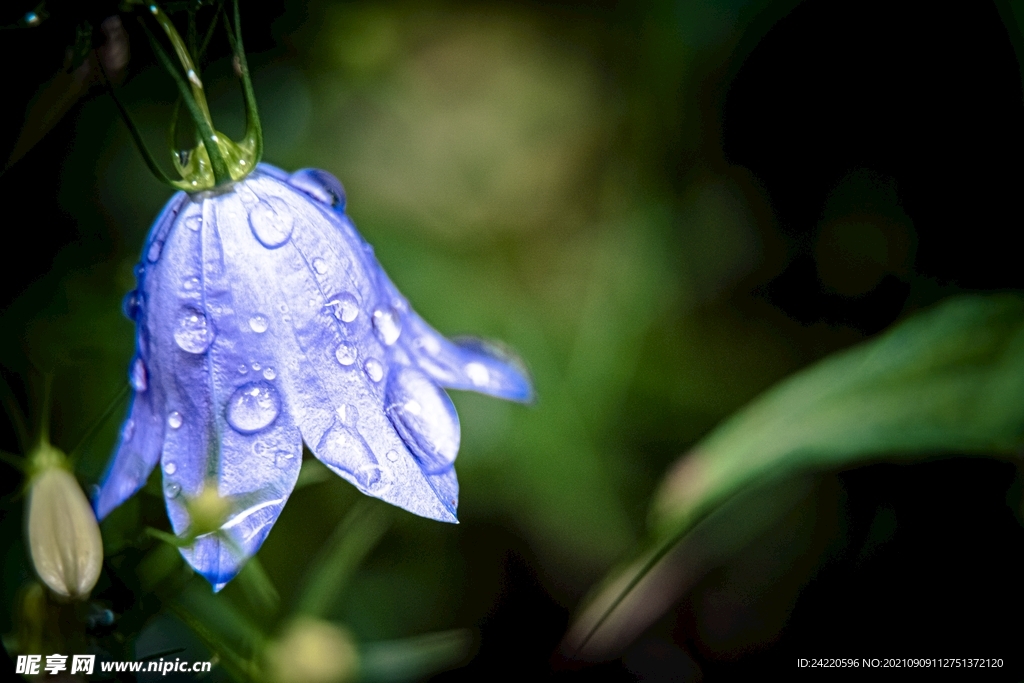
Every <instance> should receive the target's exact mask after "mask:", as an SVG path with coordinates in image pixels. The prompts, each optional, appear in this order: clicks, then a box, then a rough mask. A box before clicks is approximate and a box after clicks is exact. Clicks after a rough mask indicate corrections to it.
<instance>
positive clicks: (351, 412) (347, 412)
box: [334, 403, 359, 427]
mask: <svg viewBox="0 0 1024 683" xmlns="http://www.w3.org/2000/svg"><path fill="white" fill-rule="evenodd" d="M334 412H336V413H337V414H338V419H339V420H341V424H343V425H346V426H349V427H351V426H353V425H355V423H356V420H358V419H359V412H358V411H357V410H356V407H355V406H352V405H349V404H347V403H343V404H341V405H340V406H338V409H337V410H335V411H334Z"/></svg>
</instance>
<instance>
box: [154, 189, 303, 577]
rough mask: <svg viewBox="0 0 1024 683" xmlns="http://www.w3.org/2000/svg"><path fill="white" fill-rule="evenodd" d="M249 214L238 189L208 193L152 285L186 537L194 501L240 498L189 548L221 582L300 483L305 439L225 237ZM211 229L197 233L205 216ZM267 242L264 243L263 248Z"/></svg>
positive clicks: (175, 495)
mask: <svg viewBox="0 0 1024 683" xmlns="http://www.w3.org/2000/svg"><path fill="white" fill-rule="evenodd" d="M246 215H247V214H246V212H245V210H244V207H242V206H241V203H240V202H239V201H238V200H237V197H235V195H234V194H227V195H221V196H218V197H213V198H208V199H206V201H204V202H203V203H202V204H201V205H194V206H191V207H189V208H188V210H187V211H186V212H184V213H183V215H182V218H181V220H179V222H178V223H177V224H176V226H175V228H174V230H173V231H172V233H171V235H170V236H169V237H168V239H167V241H166V243H165V245H164V249H163V251H164V256H163V261H162V264H161V268H159V269H154V270H153V272H152V274H151V277H150V279H149V280H148V281H147V283H146V284H147V286H146V295H147V297H148V299H149V300H150V301H151V302H152V304H151V305H152V309H153V310H159V311H161V312H165V313H164V315H163V316H162V317H161V319H160V327H159V330H154V334H153V335H152V336H153V342H152V343H153V344H154V347H155V348H154V349H153V356H154V357H155V358H159V359H161V361H163V362H161V363H157V364H155V367H154V369H153V371H152V372H151V374H154V373H156V372H160V373H162V374H163V377H164V379H165V383H166V384H167V385H168V386H169V387H170V388H169V390H168V392H167V406H166V407H167V418H166V420H167V429H166V438H165V443H164V450H163V457H162V460H161V463H162V466H163V473H164V495H165V499H166V502H167V511H168V516H169V517H170V519H171V524H172V526H173V528H174V530H175V532H176V533H178V534H179V535H184V534H186V533H187V532H188V529H189V526H190V525H191V519H190V516H189V511H188V509H187V502H188V501H189V500H190V499H193V498H195V497H197V496H199V494H200V493H201V492H202V491H203V489H204V487H206V486H209V485H216V487H217V491H218V494H219V495H220V496H221V497H224V498H228V499H229V500H231V501H232V508H233V509H232V511H231V513H230V514H229V517H228V520H227V521H226V522H225V524H224V525H223V526H222V527H221V530H220V531H219V532H217V533H216V534H210V535H206V536H203V537H200V538H199V539H198V540H197V541H196V543H195V544H194V545H193V546H192V547H190V548H186V549H184V550H183V551H182V554H183V555H184V557H185V559H186V560H187V561H188V562H189V563H190V564H191V565H192V566H193V567H195V568H196V570H197V571H199V572H200V573H201V574H203V575H204V576H205V577H206V578H207V579H209V581H210V582H211V583H213V584H214V585H218V584H223V583H225V582H227V581H228V580H230V579H231V578H232V577H233V576H234V575H235V574H237V572H238V570H239V569H240V568H241V566H242V564H243V563H244V561H245V559H246V558H248V557H249V556H250V555H252V554H254V553H255V552H256V551H257V550H258V549H259V547H260V545H261V544H262V543H263V540H264V539H265V538H266V536H267V533H269V531H270V528H271V526H272V525H273V523H274V522H275V521H276V519H277V517H278V515H280V512H281V509H282V508H283V507H284V503H285V502H286V501H287V498H288V495H289V494H290V493H291V490H292V489H293V488H294V486H295V481H296V479H297V478H298V473H299V468H300V466H301V454H302V445H301V437H300V435H299V431H298V429H297V428H296V427H295V425H294V422H293V421H292V420H291V417H290V411H289V407H288V402H287V396H285V395H284V394H283V392H282V391H281V389H280V388H279V386H278V385H277V383H276V382H275V381H274V379H275V378H276V374H275V373H276V371H275V370H273V368H274V365H275V363H276V360H275V357H274V349H273V348H271V347H270V346H269V345H268V344H267V343H266V341H265V340H263V339H261V337H260V336H259V335H258V334H256V333H254V332H253V331H252V329H251V327H250V323H249V318H248V316H244V315H241V314H240V313H239V312H238V305H239V304H238V300H239V299H242V300H244V299H245V296H244V291H245V290H244V287H240V286H239V281H238V279H237V278H238V273H236V267H237V265H238V261H240V260H243V259H235V260H233V259H231V258H225V254H224V249H223V246H222V243H223V239H222V233H223V232H225V231H227V232H230V231H232V230H233V229H235V228H237V226H236V225H235V223H238V222H242V223H244V224H245V225H246V229H248V227H247V226H248V222H247V220H246ZM196 218H201V221H202V222H201V225H200V226H199V228H200V229H198V230H193V229H191V227H189V226H194V225H195V221H194V219H196ZM261 248H262V247H261Z"/></svg>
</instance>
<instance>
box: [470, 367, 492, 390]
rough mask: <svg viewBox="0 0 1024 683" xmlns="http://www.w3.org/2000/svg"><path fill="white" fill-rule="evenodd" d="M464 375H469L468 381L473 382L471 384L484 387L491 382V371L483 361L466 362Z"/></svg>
mask: <svg viewBox="0 0 1024 683" xmlns="http://www.w3.org/2000/svg"><path fill="white" fill-rule="evenodd" d="M465 370H466V376H467V377H469V381H470V382H472V383H473V386H477V387H485V386H487V385H488V384H490V382H491V373H490V372H489V371H488V370H487V366H486V365H484V364H483V363H477V362H476V361H473V362H472V363H466V367H465Z"/></svg>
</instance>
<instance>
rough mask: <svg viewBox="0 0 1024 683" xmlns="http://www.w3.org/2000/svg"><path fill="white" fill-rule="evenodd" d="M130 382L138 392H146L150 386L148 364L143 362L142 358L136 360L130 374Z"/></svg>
mask: <svg viewBox="0 0 1024 683" xmlns="http://www.w3.org/2000/svg"><path fill="white" fill-rule="evenodd" d="M128 382H129V383H130V384H131V385H132V389H134V390H135V391H138V392H142V391H145V390H146V387H148V386H149V381H148V373H147V372H146V364H145V363H143V362H142V359H141V358H136V359H135V360H134V361H133V362H132V369H131V372H129V373H128Z"/></svg>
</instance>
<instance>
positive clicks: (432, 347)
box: [414, 334, 441, 356]
mask: <svg viewBox="0 0 1024 683" xmlns="http://www.w3.org/2000/svg"><path fill="white" fill-rule="evenodd" d="M414 344H415V346H416V347H417V348H420V349H423V350H424V351H426V352H427V353H429V354H430V355H432V356H436V355H437V354H439V353H440V352H441V343H440V342H439V341H437V339H435V338H434V337H431V336H430V335H427V334H425V335H423V336H422V337H418V338H417V339H416V341H415V342H414Z"/></svg>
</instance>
